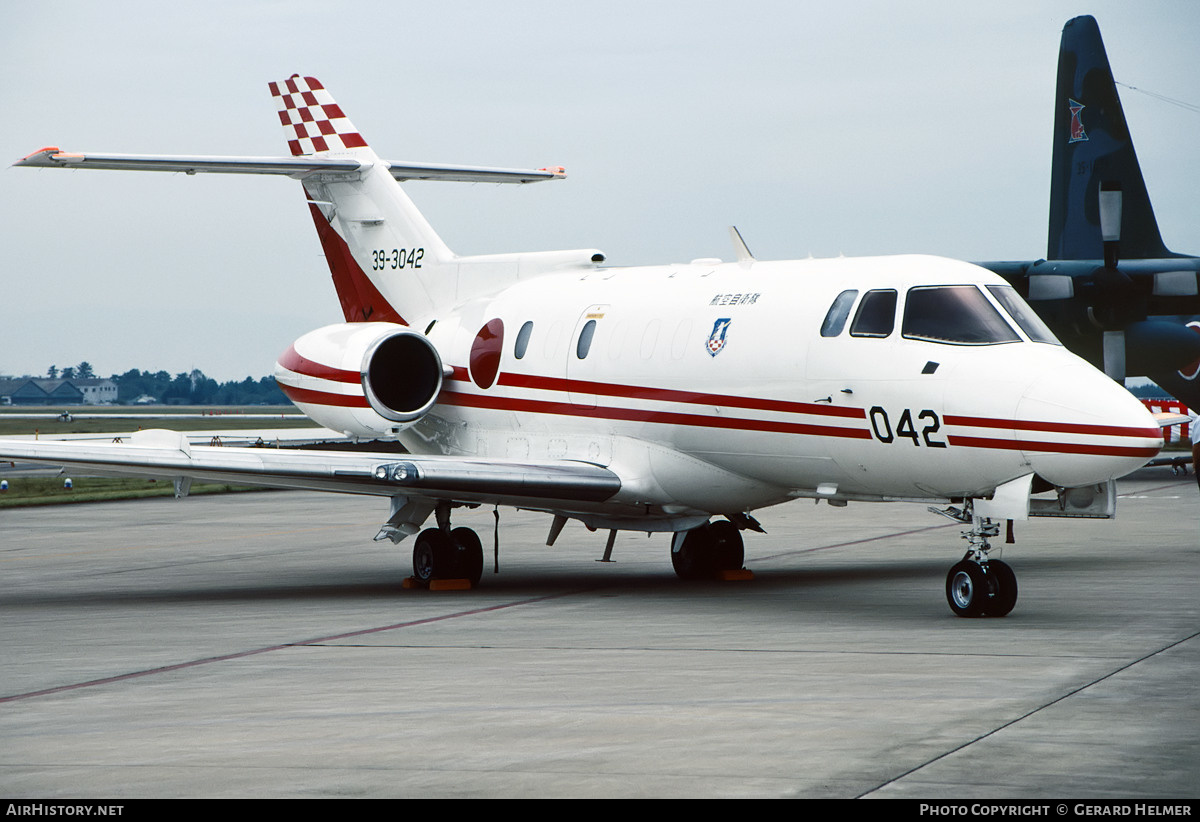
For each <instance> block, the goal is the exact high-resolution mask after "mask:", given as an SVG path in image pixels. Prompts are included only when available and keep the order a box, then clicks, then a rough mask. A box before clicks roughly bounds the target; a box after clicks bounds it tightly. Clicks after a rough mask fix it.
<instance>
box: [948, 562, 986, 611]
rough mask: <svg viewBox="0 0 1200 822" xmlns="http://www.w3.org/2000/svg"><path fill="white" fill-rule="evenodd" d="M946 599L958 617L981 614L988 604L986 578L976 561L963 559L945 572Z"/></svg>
mask: <svg viewBox="0 0 1200 822" xmlns="http://www.w3.org/2000/svg"><path fill="white" fill-rule="evenodd" d="M946 601H947V602H949V603H950V610H952V611H954V613H955V614H957V615H958V616H960V617H978V616H983V614H984V610H985V608H986V607H987V605H988V579H987V577H986V575H985V574H984V571H983V567H982V566H981V565H980V564H979V563H978V562H971V561H970V560H963V561H962V562H959V563H957V564H956V565H954V566H953V567H952V568H951V569H950V573H948V574H946Z"/></svg>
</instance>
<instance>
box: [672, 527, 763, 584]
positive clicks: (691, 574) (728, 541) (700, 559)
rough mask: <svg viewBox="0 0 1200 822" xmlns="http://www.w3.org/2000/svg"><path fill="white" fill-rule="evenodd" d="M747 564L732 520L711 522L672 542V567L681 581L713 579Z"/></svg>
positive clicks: (673, 539) (739, 535)
mask: <svg viewBox="0 0 1200 822" xmlns="http://www.w3.org/2000/svg"><path fill="white" fill-rule="evenodd" d="M744 560H745V550H744V549H743V547H742V535H741V532H739V531H738V528H737V526H736V525H734V524H733V523H732V522H730V521H728V520H717V521H716V522H708V523H705V524H704V525H701V526H700V527H699V528H693V529H692V530H690V531H681V532H679V533H676V534H675V535H674V536H672V538H671V566H672V567H673V568H674V569H675V574H676V575H677V576H678V577H679V578H680V579H712V578H713V577H715V576H716V575H717V574H718V573H720V572H721V571H737V570H739V569H740V568H741V567H742V562H743V561H744Z"/></svg>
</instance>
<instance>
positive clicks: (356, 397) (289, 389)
mask: <svg viewBox="0 0 1200 822" xmlns="http://www.w3.org/2000/svg"><path fill="white" fill-rule="evenodd" d="M276 385H278V386H279V390H280V391H282V392H283V393H284V394H286V395H287V398H288V399H289V400H291V401H292V402H303V403H308V404H309V405H331V406H337V407H338V408H370V406H369V405H368V404H367V398H366V397H364V396H363V395H362V394H331V393H329V392H328V391H314V390H312V389H311V388H296V387H295V386H294V385H288V384H286V383H282V382H278V381H276Z"/></svg>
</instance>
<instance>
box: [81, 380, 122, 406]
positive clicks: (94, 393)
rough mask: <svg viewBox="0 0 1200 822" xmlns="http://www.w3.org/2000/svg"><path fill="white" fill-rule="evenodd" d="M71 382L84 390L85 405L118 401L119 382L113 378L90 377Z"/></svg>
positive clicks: (107, 403)
mask: <svg viewBox="0 0 1200 822" xmlns="http://www.w3.org/2000/svg"><path fill="white" fill-rule="evenodd" d="M70 382H71V384H72V385H74V386H75V387H76V388H78V389H79V390H80V391H82V392H83V404H84V405H112V404H113V403H114V402H116V401H117V384H116V383H115V382H113V381H112V380H106V379H102V378H100V377H89V378H87V379H75V380H71V381H70Z"/></svg>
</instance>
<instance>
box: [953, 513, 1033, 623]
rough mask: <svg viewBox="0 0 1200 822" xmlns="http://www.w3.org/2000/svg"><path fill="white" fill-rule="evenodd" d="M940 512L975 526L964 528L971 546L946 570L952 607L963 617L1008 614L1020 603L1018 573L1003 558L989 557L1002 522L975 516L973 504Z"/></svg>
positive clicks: (965, 535) (963, 534)
mask: <svg viewBox="0 0 1200 822" xmlns="http://www.w3.org/2000/svg"><path fill="white" fill-rule="evenodd" d="M936 513H939V514H942V515H943V516H947V517H949V518H951V519H955V520H958V521H959V522H962V523H968V522H969V523H971V528H970V529H969V530H967V531H963V532H962V537H963V539H965V540H966V541H967V543H968V545H970V548H968V549H967V553H966V555H964V556H963V558H962V560H961V561H959V562H958V563H956V564H955V565H954V566H953V567H952V568H951V569H950V572H949V573H948V574H946V601H947V602H949V603H950V610H952V611H954V613H955V614H957V615H958V616H960V617H984V616H988V617H1002V616H1007V615H1008V613H1009V612H1010V611H1012V609H1013V606H1014V605H1016V604H1017V575H1016V574H1015V573H1013V569H1012V568H1011V567H1010V566H1009V565H1008V563H1006V562H1004V561H1003V560H999V559H989V558H988V552H989V551H991V550H992V546H991V543H989V542H988V538H989V537H994V536H997V535H998V534H999V533H1000V525H999V523H995V522H992V521H991V520H990V519H988V518H987V517H976V516H973V515H972V514H971V511H970V507H969V504H968V507H967V508H965V509H964V510H962V511H960V510H958V509H956V508H950V509H948V510H946V511H936Z"/></svg>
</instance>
